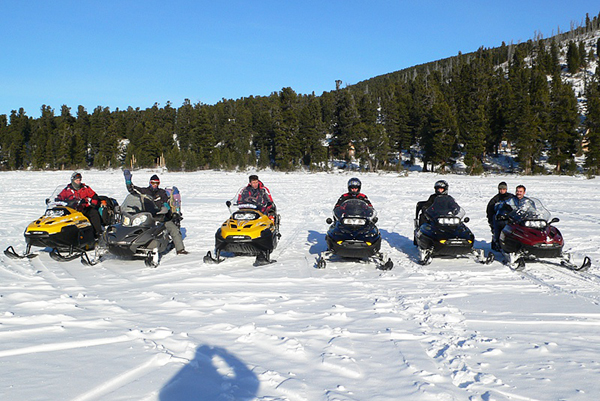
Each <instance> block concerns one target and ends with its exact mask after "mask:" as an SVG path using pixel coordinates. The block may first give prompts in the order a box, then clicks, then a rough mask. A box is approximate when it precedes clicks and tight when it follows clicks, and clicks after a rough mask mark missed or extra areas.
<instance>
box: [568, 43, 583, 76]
mask: <svg viewBox="0 0 600 401" xmlns="http://www.w3.org/2000/svg"><path fill="white" fill-rule="evenodd" d="M580 66H581V58H580V55H579V47H578V46H577V44H576V43H575V42H573V41H570V42H569V46H568V48H567V68H569V72H570V73H571V74H575V73H576V72H578V71H579V67H580Z"/></svg>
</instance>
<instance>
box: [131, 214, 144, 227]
mask: <svg viewBox="0 0 600 401" xmlns="http://www.w3.org/2000/svg"><path fill="white" fill-rule="evenodd" d="M146 220H148V216H147V215H145V214H143V215H141V216H138V217H136V218H135V219H133V221H132V222H131V225H132V226H141V225H142V224H144V223H145V222H146Z"/></svg>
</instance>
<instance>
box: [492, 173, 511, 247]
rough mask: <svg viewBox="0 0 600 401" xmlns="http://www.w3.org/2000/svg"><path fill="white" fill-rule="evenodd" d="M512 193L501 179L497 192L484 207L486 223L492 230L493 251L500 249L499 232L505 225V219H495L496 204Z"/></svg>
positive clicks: (507, 198)
mask: <svg viewBox="0 0 600 401" xmlns="http://www.w3.org/2000/svg"><path fill="white" fill-rule="evenodd" d="M513 196H514V195H513V194H511V193H510V192H508V186H507V185H506V182H504V181H502V182H501V183H500V184H498V193H497V194H496V195H495V196H494V197H493V198H492V199H490V201H489V202H488V204H487V208H486V215H487V219H488V224H489V225H490V229H491V230H492V249H493V250H494V251H499V250H500V243H499V238H500V232H501V231H502V229H503V228H504V226H505V225H506V220H503V219H500V220H497V219H496V212H497V206H498V207H499V205H501V204H502V203H504V202H506V201H508V200H509V199H511V198H512V197H513Z"/></svg>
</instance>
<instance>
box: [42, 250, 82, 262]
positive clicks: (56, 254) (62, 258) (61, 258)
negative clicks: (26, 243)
mask: <svg viewBox="0 0 600 401" xmlns="http://www.w3.org/2000/svg"><path fill="white" fill-rule="evenodd" d="M82 253H83V251H82V252H73V249H70V250H69V253H68V254H67V255H63V254H62V253H60V251H59V250H58V248H52V250H51V251H50V257H51V258H52V259H54V260H56V261H57V262H70V261H71V260H75V259H77V258H79V257H81V254H82Z"/></svg>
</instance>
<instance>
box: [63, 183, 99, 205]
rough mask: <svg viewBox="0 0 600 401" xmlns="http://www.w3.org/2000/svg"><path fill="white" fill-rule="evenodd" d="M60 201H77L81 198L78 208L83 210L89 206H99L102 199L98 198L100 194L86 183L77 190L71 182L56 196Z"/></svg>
mask: <svg viewBox="0 0 600 401" xmlns="http://www.w3.org/2000/svg"><path fill="white" fill-rule="evenodd" d="M56 199H57V200H60V201H65V202H72V203H73V204H74V203H77V202H78V201H80V200H81V202H80V203H79V204H78V205H77V208H78V209H80V210H82V209H85V208H88V207H98V205H99V203H100V201H99V199H98V195H96V192H94V190H93V189H92V188H90V187H88V186H87V185H85V184H84V183H81V187H80V188H79V189H78V190H76V189H75V188H73V186H72V185H71V184H69V185H67V186H66V187H65V189H63V190H62V191H61V192H60V194H58V197H57V198H56Z"/></svg>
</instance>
